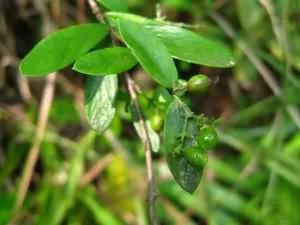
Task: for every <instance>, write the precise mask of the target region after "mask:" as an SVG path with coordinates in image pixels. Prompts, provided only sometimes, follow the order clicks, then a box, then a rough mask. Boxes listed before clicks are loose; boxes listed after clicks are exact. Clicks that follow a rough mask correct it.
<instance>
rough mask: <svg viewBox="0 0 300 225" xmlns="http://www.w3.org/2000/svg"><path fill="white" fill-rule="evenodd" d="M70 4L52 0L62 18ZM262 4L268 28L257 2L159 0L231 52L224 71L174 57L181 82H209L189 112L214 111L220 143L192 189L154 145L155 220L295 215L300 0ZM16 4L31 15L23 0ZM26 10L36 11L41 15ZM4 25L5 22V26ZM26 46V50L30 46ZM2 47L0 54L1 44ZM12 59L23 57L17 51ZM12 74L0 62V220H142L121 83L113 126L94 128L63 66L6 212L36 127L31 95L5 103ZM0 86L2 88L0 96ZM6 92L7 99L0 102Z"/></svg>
mask: <svg viewBox="0 0 300 225" xmlns="http://www.w3.org/2000/svg"><path fill="white" fill-rule="evenodd" d="M11 2H14V1H11ZM29 2H31V1H29ZM55 2H60V1H49V4H47V7H48V8H47V10H48V11H49V15H50V19H52V20H53V21H55V15H54V14H55V13H54V12H53V5H52V4H55ZM74 2H75V1H65V2H64V3H62V2H61V7H62V8H63V9H64V10H62V12H61V13H62V15H63V18H65V21H64V24H63V25H64V26H65V25H68V24H71V23H76V21H75V18H74V14H75V13H74V12H73V11H72V12H73V14H72V13H71V12H69V11H68V10H70V8H71V9H72V10H75V12H76V10H77V5H76V4H75V3H74ZM269 2H271V6H272V7H273V9H274V14H275V16H276V20H277V21H278V24H277V26H278V27H274V23H272V20H274V17H273V18H272V19H271V18H270V16H269V13H268V12H267V10H266V9H265V8H264V7H263V6H262V4H261V3H260V1H258V0H235V1H225V0H224V1H223V0H220V1H197V0H189V1H188V0H161V1H160V4H161V5H160V6H161V7H160V9H161V11H162V13H163V15H164V16H166V19H168V20H170V21H174V22H179V23H181V22H184V23H186V24H185V25H186V26H188V27H191V29H194V31H196V32H198V33H200V34H202V35H205V36H208V37H213V38H214V39H221V40H224V41H226V42H227V44H228V45H231V46H232V48H233V49H234V53H235V59H236V66H235V67H233V68H232V69H218V70H217V69H211V68H208V67H200V66H196V65H194V64H185V63H178V62H176V64H177V68H178V69H179V77H180V78H181V79H186V80H187V79H189V78H190V76H191V75H192V74H198V73H206V74H208V75H209V76H210V77H211V79H212V80H213V83H214V85H213V87H212V88H211V90H209V92H208V93H207V94H205V95H202V96H200V95H189V96H188V97H187V102H188V104H189V105H190V106H191V107H192V108H193V109H194V110H195V111H197V112H198V113H204V114H205V115H208V116H215V117H222V118H223V120H222V122H221V123H220V124H219V129H218V134H219V137H220V141H221V144H220V145H218V147H217V148H216V149H214V150H213V151H212V152H210V155H209V162H208V165H207V167H206V169H205V171H204V175H203V179H202V181H201V184H200V186H199V187H198V189H197V191H196V192H195V193H194V194H193V195H190V194H189V193H187V192H184V191H183V190H182V189H181V188H180V187H179V186H178V184H176V182H175V181H174V180H173V178H172V176H171V175H170V172H169V169H168V168H167V166H166V162H165V160H164V159H163V157H162V156H161V152H158V153H155V154H154V161H155V164H154V165H155V177H156V178H157V179H156V181H157V189H158V193H159V198H158V199H157V211H158V217H159V218H158V220H159V221H160V224H168V225H169V224H170V225H171V224H191V225H192V224H210V225H223V224H226V225H239V224H240V225H246V224H249V225H250V224H251V225H255V224H258V225H273V224H276V225H299V224H300V214H299V211H300V133H299V127H298V126H297V123H296V122H297V121H296V122H295V120H293V119H291V117H290V115H289V114H288V113H287V112H286V109H287V107H290V106H292V107H295V108H296V110H298V109H299V105H300V104H299V103H300V102H299V99H298V94H299V93H300V85H299V83H300V80H299V73H300V48H299V46H300V38H299V37H300V26H299V22H300V17H299V13H300V2H299V0H274V1H269ZM128 3H129V11H131V12H135V13H137V14H141V15H144V16H150V17H154V16H155V9H156V7H155V3H156V1H152V0H151V1H145V0H128ZM208 3H210V5H209V4H208ZM1 4H2V3H1V2H0V15H1V17H0V20H4V19H6V20H8V16H7V12H4V10H8V12H9V7H7V8H6V7H3V8H1V6H2V5H1ZM5 6H6V5H5ZM8 6H9V4H8ZM208 6H210V7H208ZM26 7H28V8H29V9H28V11H29V12H30V9H32V8H31V7H32V6H30V5H27V6H26ZM26 7H25V8H23V9H24V10H25V11H26ZM64 7H65V8H64ZM35 10H36V9H35ZM51 10H52V11H51ZM36 11H37V12H36V13H37V14H38V17H39V16H40V14H41V12H39V11H38V10H36ZM86 11H88V13H86V16H87V17H88V18H87V19H89V20H93V19H94V18H93V17H92V16H91V15H92V14H91V13H90V11H89V9H88V8H87V9H86ZM214 13H218V15H222V16H223V17H222V18H223V19H224V18H225V20H226V21H227V22H229V23H230V24H231V25H232V26H233V27H234V28H235V30H236V32H237V36H233V37H228V36H227V35H226V33H225V32H224V30H223V29H222V28H221V27H219V25H218V24H217V23H216V22H215V20H214V19H213V17H211V15H212V14H214ZM2 15H3V17H2ZM19 16H20V15H19ZM273 16H274V15H273ZM27 19H28V20H32V21H35V22H36V21H38V23H40V24H39V26H41V27H44V26H46V25H47V23H46V22H45V21H44V22H40V21H41V20H40V19H39V18H35V17H30V18H29V17H28V18H27ZM32 21H31V22H32ZM36 23H37V22H36ZM61 25H62V24H59V26H61ZM194 25H197V26H194ZM9 26H12V25H11V24H10V23H8V27H9ZM18 26H20V25H18ZM8 29H11V31H13V32H15V33H14V34H13V36H14V37H15V38H16V37H17V36H21V37H24V38H25V37H26V35H29V36H30V35H36V34H37V33H39V32H38V30H39V28H38V27H31V28H30V32H29V34H24V31H22V30H16V29H15V30H14V29H13V28H12V27H9V28H8ZM276 29H279V30H280V33H281V35H282V36H283V37H285V39H286V41H285V43H284V44H283V43H282V42H281V41H280V40H278V39H277V38H276V35H275V34H274V30H276ZM1 32H2V31H1ZM22 32H23V33H22ZM40 38H41V36H38V37H36V36H34V37H32V39H34V40H37V39H40ZM241 41H242V42H243V43H244V44H245V45H246V46H248V48H250V49H251V51H252V53H253V54H254V56H255V57H256V59H258V60H261V61H262V62H263V63H264V64H265V65H266V66H267V68H268V69H270V71H271V72H272V76H273V79H275V80H276V82H277V83H278V84H280V87H281V89H282V93H283V94H282V96H281V97H278V96H276V95H274V94H273V93H272V92H271V91H270V89H269V87H268V85H267V84H266V83H265V82H264V80H263V79H262V77H261V76H260V75H261V74H260V72H259V70H258V68H257V66H256V65H253V62H252V61H251V60H250V59H249V56H248V55H247V54H245V51H244V50H243V49H241V48H240V46H241V45H240V44H239V43H240V42H241ZM23 45H26V43H23ZM285 45H288V46H285ZM0 46H2V44H0ZM31 47H32V46H25V49H28V51H29V50H30V49H29V48H31ZM17 48H20V49H23V50H19V49H17V53H16V54H20V53H18V52H22V51H24V47H20V46H19V45H17ZM0 49H1V50H0V59H1V60H3V57H4V55H5V54H4V53H6V52H5V50H2V48H0ZM18 56H19V57H21V56H20V55H15V57H18ZM3 71H4V72H3ZM11 73H12V72H11V71H10V69H7V68H6V67H4V66H3V68H2V67H1V71H0V78H1V82H0V85H1V86H0V88H1V96H0V97H1V100H0V103H1V104H0V140H1V142H0V224H1V225H2V224H3V225H4V224H22V225H29V224H30V225H32V224H33V225H44V224H50V225H59V224H68V225H69V224H70V225H81V224H91V225H92V224H97V225H119V224H141V225H147V219H146V204H145V193H146V178H145V159H144V153H143V146H142V144H141V143H140V141H139V139H138V137H137V135H136V134H135V132H134V129H133V127H132V125H131V124H132V123H131V122H132V121H131V116H130V112H129V111H130V110H129V106H128V105H126V104H125V99H127V98H128V96H127V95H126V94H124V93H125V92H124V91H125V86H121V88H120V89H121V92H122V94H120V93H119V94H118V97H117V98H118V99H122V98H123V99H124V102H119V103H118V105H117V106H116V108H117V114H116V117H115V119H114V121H113V123H112V124H111V125H110V127H109V129H108V130H107V131H106V132H105V133H104V134H103V135H101V136H98V135H96V134H95V133H94V132H93V131H90V129H89V128H87V126H86V123H85V122H84V121H83V119H82V117H81V114H80V113H81V112H80V104H79V103H78V102H77V100H76V97H78V90H79V89H80V88H78V83H80V82H81V80H80V79H81V77H80V75H78V74H75V73H74V74H67V72H66V74H65V75H64V76H65V77H67V79H63V80H62V81H59V82H57V87H58V88H57V93H56V96H55V99H54V102H53V105H52V108H51V113H50V120H49V123H48V126H47V130H46V133H45V137H44V140H43V143H42V145H41V148H40V149H41V154H40V158H39V161H38V164H37V166H36V168H35V171H34V176H33V180H32V182H31V186H30V189H29V193H28V195H27V197H26V200H25V203H24V206H23V208H22V210H21V211H20V212H18V213H17V214H14V211H13V208H14V204H15V195H16V191H17V190H18V187H19V186H18V185H19V181H20V177H21V174H22V171H23V169H24V162H25V159H26V156H27V154H28V150H29V149H30V146H31V145H32V141H33V138H34V135H35V129H36V118H37V115H38V112H37V108H38V107H36V103H29V104H28V103H27V104H26V103H24V102H21V101H19V102H18V103H17V104H16V103H14V102H13V101H12V100H11V97H10V96H11V95H15V96H19V91H18V86H17V85H12V84H11V81H10V79H11V78H8V75H10V74H11ZM62 73H65V71H62ZM133 75H134V77H135V78H136V80H137V81H140V82H141V86H142V87H143V88H145V89H148V90H149V89H151V90H152V87H153V84H152V83H150V84H149V80H147V79H146V78H145V77H143V79H144V80H145V79H146V81H147V82H146V83H147V84H146V85H145V81H143V80H142V81H141V80H140V79H139V77H140V76H141V72H140V71H133ZM12 77H13V75H12ZM78 77H80V78H79V81H78V80H77V78H78ZM2 78H3V79H2ZM4 78H5V79H4ZM15 83H16V82H15ZM70 83H71V86H72V87H73V86H74V87H75V88H74V87H73V89H74V90H73V91H70V90H69V88H67V87H68V85H69V86H70ZM81 85H82V84H81V83H80V84H79V86H81ZM144 86H145V87H144ZM30 87H31V88H32V92H33V95H34V98H35V99H36V100H38V99H40V96H41V90H40V89H41V88H40V87H41V83H39V80H30ZM71 89H72V88H71ZM2 90H5V92H6V93H8V94H7V95H4V94H3V91H2ZM70 92H71V94H70ZM123 92H124V93H123ZM150 92H151V91H150ZM70 95H71V96H72V97H70ZM5 96H6V97H5ZM7 96H8V99H9V100H10V101H5V99H6V98H7ZM73 96H74V98H73ZM11 102H13V103H11ZM146 104H147V101H145V105H146ZM12 106H16V108H17V109H18V110H13V109H12ZM143 108H144V109H147V108H149V112H147V111H146V112H145V115H146V116H147V115H148V114H150V115H151V114H153V113H152V112H153V111H150V110H153V109H150V108H151V107H147V106H145V107H143ZM150 115H149V116H150ZM110 154H111V160H109V161H108V162H107V163H106V164H105V163H104V162H102V161H101V160H102V159H104V158H105V157H106V156H108V155H110ZM98 162H102V163H104V169H103V170H101V172H99V174H98V175H97V176H96V177H95V178H94V179H93V180H92V181H90V182H88V183H87V184H85V185H82V184H81V182H82V179H83V177H84V175H86V174H87V173H88V172H90V170H91V168H95V167H94V166H95V165H96V164H97V163H98Z"/></svg>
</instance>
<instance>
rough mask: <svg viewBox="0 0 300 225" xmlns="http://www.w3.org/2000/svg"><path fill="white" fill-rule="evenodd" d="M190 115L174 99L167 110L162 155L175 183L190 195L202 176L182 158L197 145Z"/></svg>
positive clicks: (184, 106)
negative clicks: (163, 154) (190, 148)
mask: <svg viewBox="0 0 300 225" xmlns="http://www.w3.org/2000/svg"><path fill="white" fill-rule="evenodd" d="M191 113H192V112H191V111H190V110H189V108H188V107H187V105H185V104H184V103H183V102H181V101H180V100H179V99H178V98H177V97H174V100H173V102H172V103H171V104H170V105H169V107H168V110H167V114H166V121H165V128H164V153H165V156H166V159H167V162H168V166H169V168H170V170H171V172H172V174H173V176H174V178H175V180H176V181H177V183H178V184H179V185H180V186H181V187H182V188H183V189H184V190H185V191H188V192H190V193H192V192H194V191H195V189H196V188H197V186H198V184H199V182H200V179H201V176H202V169H199V168H197V167H194V166H193V165H191V164H190V163H189V162H188V161H187V159H186V158H185V157H184V156H183V151H185V150H186V149H187V148H188V147H190V146H193V145H197V141H196V136H197V134H198V126H197V123H196V122H195V121H194V120H193V119H192V118H190V116H191V115H190V114H191ZM182 135H183V136H184V139H183V140H181V138H182Z"/></svg>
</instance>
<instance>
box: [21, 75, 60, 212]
mask: <svg viewBox="0 0 300 225" xmlns="http://www.w3.org/2000/svg"><path fill="white" fill-rule="evenodd" d="M55 77H56V74H55V73H53V74H50V75H49V76H48V77H47V79H46V85H45V88H44V93H43V98H42V102H41V106H40V114H39V119H38V125H37V129H36V135H35V138H34V142H33V145H32V147H31V149H30V151H29V155H28V157H27V160H26V164H25V168H24V170H23V174H22V178H21V183H20V187H19V190H18V193H17V201H16V206H15V207H16V210H19V209H20V208H21V207H22V204H23V201H24V199H25V196H26V194H27V191H28V187H29V184H30V180H31V178H32V174H33V170H34V167H35V164H36V161H37V159H38V156H39V149H40V144H41V142H42V140H43V137H44V133H45V130H46V126H47V121H48V115H49V109H50V106H51V103H52V99H53V95H54V87H55Z"/></svg>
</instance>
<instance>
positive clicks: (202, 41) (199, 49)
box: [145, 24, 235, 67]
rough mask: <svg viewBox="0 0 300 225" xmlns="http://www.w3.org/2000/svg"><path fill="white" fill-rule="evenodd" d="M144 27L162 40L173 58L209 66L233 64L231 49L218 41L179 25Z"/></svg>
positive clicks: (229, 65)
mask: <svg viewBox="0 0 300 225" xmlns="http://www.w3.org/2000/svg"><path fill="white" fill-rule="evenodd" d="M145 27H146V29H148V30H150V31H152V32H153V33H155V34H156V35H157V37H159V38H160V39H161V40H162V41H163V43H164V44H165V46H166V47H167V49H168V50H169V52H170V54H171V55H172V56H173V57H174V58H177V59H180V60H183V61H186V62H190V63H195V64H200V65H205V66H211V67H232V66H233V65H234V64H235V62H234V59H233V55H232V52H231V50H230V49H229V48H228V47H226V46H225V45H224V44H223V43H221V42H219V41H215V40H211V39H208V38H206V37H203V36H200V35H198V34H196V33H194V32H192V31H189V30H187V29H183V28H181V27H179V26H173V25H164V24H151V25H150V24H148V25H145Z"/></svg>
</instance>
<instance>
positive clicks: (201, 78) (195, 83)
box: [150, 74, 211, 132]
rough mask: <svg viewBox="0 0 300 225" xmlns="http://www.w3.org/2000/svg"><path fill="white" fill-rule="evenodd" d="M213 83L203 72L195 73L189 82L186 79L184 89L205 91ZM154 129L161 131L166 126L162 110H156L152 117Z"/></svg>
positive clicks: (195, 91) (192, 91)
mask: <svg viewBox="0 0 300 225" xmlns="http://www.w3.org/2000/svg"><path fill="white" fill-rule="evenodd" d="M210 84H211V80H210V79H209V78H208V77H207V76H206V75H203V74H199V75H195V76H193V77H192V78H191V79H189V81H188V82H186V81H185V84H184V87H183V89H184V91H188V92H190V93H205V92H206V91H207V90H208V88H209V86H210ZM150 122H151V126H152V129H153V130H154V131H156V132H160V131H161V130H162V128H163V126H164V115H163V113H161V112H156V113H155V114H154V115H153V116H152V117H151V119H150Z"/></svg>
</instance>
